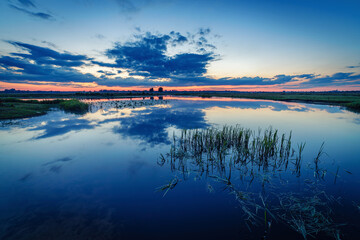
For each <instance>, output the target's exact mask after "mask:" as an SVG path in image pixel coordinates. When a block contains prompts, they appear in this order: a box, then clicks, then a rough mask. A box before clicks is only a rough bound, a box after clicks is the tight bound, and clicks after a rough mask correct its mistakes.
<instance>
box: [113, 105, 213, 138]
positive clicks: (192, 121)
mask: <svg viewBox="0 0 360 240" xmlns="http://www.w3.org/2000/svg"><path fill="white" fill-rule="evenodd" d="M119 122H120V124H121V125H120V126H119V127H115V128H114V132H115V133H120V134H122V135H123V136H128V137H131V138H135V139H140V140H142V141H145V142H147V143H150V144H151V145H156V144H162V143H164V144H168V143H170V140H169V134H168V132H167V128H168V127H171V126H174V127H177V128H179V129H193V128H205V127H207V126H209V125H208V124H207V123H206V120H205V113H204V112H202V111H201V110H199V109H190V108H176V109H170V108H154V109H151V110H148V109H147V110H143V111H138V112H136V113H135V114H133V115H132V116H130V117H127V118H121V119H119Z"/></svg>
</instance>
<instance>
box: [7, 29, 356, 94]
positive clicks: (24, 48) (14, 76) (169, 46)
mask: <svg viewBox="0 0 360 240" xmlns="http://www.w3.org/2000/svg"><path fill="white" fill-rule="evenodd" d="M139 31H140V32H139V34H137V35H135V36H134V37H133V39H132V40H131V41H127V42H124V43H120V42H117V43H115V44H114V47H112V48H110V49H107V50H106V51H105V53H104V54H105V55H106V56H107V57H109V58H110V59H112V60H113V61H114V62H113V63H109V62H102V61H97V60H95V59H93V58H90V57H88V56H86V55H81V54H74V53H69V52H64V51H62V52H60V51H56V50H53V49H51V48H47V47H41V46H36V45H32V44H27V43H23V42H17V41H7V43H9V44H12V45H14V46H16V47H18V48H19V49H20V50H21V51H19V52H15V53H10V54H9V55H8V56H4V55H0V66H1V67H2V68H0V80H1V81H7V82H14V83H15V82H16V83H17V82H19V83H20V82H25V83H28V82H30V83H33V84H43V82H61V83H62V84H71V83H72V82H90V83H93V82H94V83H97V84H99V85H101V86H123V87H131V86H144V87H149V86H154V85H162V86H168V87H171V86H216V85H224V86H226V85H227V86H229V85H232V86H245V85H247V86H279V87H283V88H284V89H302V88H303V89H307V88H312V87H323V86H334V87H336V86H345V85H359V84H360V75H359V74H357V73H355V72H338V73H335V74H332V75H328V76H320V75H316V74H300V75H284V74H279V75H276V76H274V77H271V78H269V77H267V78H265V77H240V78H229V77H227V78H220V79H213V78H210V77H207V76H206V73H207V66H208V64H209V63H211V62H212V61H214V60H217V59H218V56H217V55H216V54H215V53H214V51H213V48H212V47H211V46H210V45H211V44H209V40H207V39H208V37H209V34H211V31H210V29H200V30H199V31H197V32H196V33H194V34H189V33H188V34H186V35H183V34H181V33H179V32H175V31H172V32H170V33H169V34H152V33H149V32H146V33H143V32H141V30H139ZM199 41H200V42H202V44H201V46H199V44H198V42H199ZM184 45H185V49H188V51H187V52H181V53H177V54H173V53H174V52H176V51H175V50H176V48H177V47H179V46H181V49H183V48H184ZM174 49H175V50H174ZM170 53H172V54H170ZM91 65H97V66H99V67H104V68H112V71H111V72H110V71H107V70H104V69H99V73H102V75H101V76H100V77H95V76H94V75H92V74H84V73H81V72H80V71H78V70H77V69H76V68H74V67H81V66H91ZM116 72H117V73H121V72H124V73H127V74H128V75H129V77H125V78H123V77H111V78H110V76H114V75H115V73H116ZM138 76H141V77H142V78H138ZM160 78H164V79H165V80H162V81H161V82H160V81H159V79H160Z"/></svg>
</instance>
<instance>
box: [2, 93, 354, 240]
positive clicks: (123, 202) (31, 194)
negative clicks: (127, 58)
mask: <svg viewBox="0 0 360 240" xmlns="http://www.w3.org/2000/svg"><path fill="white" fill-rule="evenodd" d="M88 101H89V102H90V103H91V104H92V105H91V110H90V112H88V113H86V114H85V115H76V114H71V113H64V112H62V111H60V110H53V111H51V112H49V113H48V114H46V115H44V116H39V117H33V118H29V119H21V120H13V121H2V122H1V127H0V156H1V157H0V239H184V238H186V239H220V238H222V239H261V238H262V237H263V236H264V226H262V225H261V224H260V225H258V226H250V229H251V231H249V228H248V227H247V226H246V224H245V223H244V218H245V217H244V213H243V211H242V208H241V204H239V202H238V201H237V200H236V199H235V197H234V195H233V194H230V193H229V191H227V190H226V189H225V190H224V187H223V186H222V185H221V184H220V183H219V182H216V181H214V179H212V178H209V177H206V176H204V175H203V176H200V175H199V174H197V173H196V172H190V173H189V174H188V175H187V176H186V177H185V178H184V177H183V176H182V173H181V172H174V171H171V169H170V166H169V165H168V164H165V165H163V166H160V165H159V164H158V160H159V156H160V154H164V155H165V154H166V153H168V152H169V150H170V145H171V142H172V138H173V135H174V134H175V135H177V134H179V131H180V130H181V129H194V128H198V129H201V128H207V127H211V126H212V127H222V126H223V125H236V124H240V125H241V126H243V127H245V128H251V129H253V130H255V131H258V129H259V128H261V129H266V128H268V127H269V126H272V127H273V128H274V129H278V130H279V132H280V133H287V134H288V133H289V132H290V131H292V136H293V140H292V141H293V143H294V144H293V146H294V148H296V144H297V143H300V142H306V146H305V151H304V159H305V160H304V161H305V162H304V163H303V169H304V170H303V172H302V176H301V177H300V178H299V177H296V176H294V174H292V173H291V171H290V172H288V173H287V172H284V173H283V175H282V177H283V180H285V181H287V182H288V183H289V184H288V185H278V186H276V187H277V190H275V192H276V193H279V192H281V191H283V190H284V191H291V192H294V191H295V192H296V190H297V189H302V182H303V181H304V180H306V179H313V178H314V174H313V170H312V169H313V168H312V167H311V166H310V165H311V164H312V163H313V159H314V157H315V156H316V154H317V152H318V150H319V148H320V146H321V144H322V143H323V142H324V151H325V152H326V154H324V155H323V156H322V157H321V167H322V168H323V169H326V175H325V176H324V179H322V180H319V181H318V184H319V185H321V189H322V190H324V191H326V193H327V194H328V195H329V196H330V195H331V196H333V197H334V198H338V197H341V204H336V205H334V209H333V211H334V218H335V219H336V221H337V222H339V223H346V224H347V225H346V226H341V227H339V229H340V230H341V239H354V238H352V236H355V235H354V234H357V235H358V234H359V233H360V230H359V229H358V228H357V226H359V220H358V219H359V217H360V207H359V206H360V193H359V192H358V189H359V187H358V186H359V184H360V161H359V159H360V158H359V156H360V145H359V143H360V115H359V114H356V113H353V112H349V111H347V110H345V109H341V108H340V107H336V106H327V105H315V104H303V103H285V102H276V101H264V100H242V99H226V98H211V99H201V98H170V97H168V98H166V97H165V98H164V100H157V99H156V100H150V99H145V100H142V99H133V100H115V101H114V100H101V101H95V100H93V101H91V100H88ZM135 102H136V103H135ZM337 169H339V170H338V173H337V174H336V171H337ZM234 174H235V173H234ZM239 176H240V174H238V175H236V176H233V178H234V182H235V183H236V184H238V186H239V187H240V188H241V187H243V185H242V183H241V179H240V177H239ZM279 176H280V175H279ZM174 177H177V178H179V179H180V181H179V183H178V184H177V185H176V187H174V188H173V189H171V190H169V191H168V192H167V193H166V195H165V196H163V195H164V192H159V191H156V189H157V188H158V187H160V186H163V185H164V184H167V183H169V182H170V181H171V180H172V179H174ZM271 177H272V178H274V179H275V177H274V176H273V175H271ZM335 178H336V183H335ZM255 182H256V183H254V184H253V186H251V189H247V190H248V191H249V192H250V191H251V192H252V193H260V192H262V191H268V189H270V188H271V187H273V186H271V185H270V184H268V185H267V186H266V187H265V189H264V187H262V186H261V181H260V180H259V179H256V180H255ZM273 182H274V184H278V182H279V177H278V175H276V180H274V181H273ZM209 185H210V186H211V187H212V188H213V191H209ZM242 190H246V189H245V188H242ZM339 201H340V200H339ZM269 204H270V203H269ZM269 232H270V233H269V234H268V236H267V237H268V239H302V237H301V234H299V233H297V232H296V231H294V230H292V229H291V228H289V227H287V226H286V224H284V223H282V222H278V223H277V222H275V221H274V222H272V226H271V229H270V231H269ZM320 237H323V239H331V237H328V236H322V235H319V238H320Z"/></svg>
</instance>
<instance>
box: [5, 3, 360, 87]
mask: <svg viewBox="0 0 360 240" xmlns="http://www.w3.org/2000/svg"><path fill="white" fill-rule="evenodd" d="M359 12H360V1H358V0H291V1H289V0H252V1H245V0H237V1H234V0H232V1H230V0H221V1H220V0H191V1H188V0H182V1H181V0H62V1H56V0H0V90H3V89H9V88H15V89H19V90H53V91H97V90H101V89H107V90H144V89H149V88H151V87H160V86H161V87H164V89H165V90H236V91H328V90H360V27H359V26H360V14H359Z"/></svg>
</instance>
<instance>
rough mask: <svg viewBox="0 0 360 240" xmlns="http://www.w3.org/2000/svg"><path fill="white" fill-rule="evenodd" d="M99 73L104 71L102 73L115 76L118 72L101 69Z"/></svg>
mask: <svg viewBox="0 0 360 240" xmlns="http://www.w3.org/2000/svg"><path fill="white" fill-rule="evenodd" d="M97 72H98V73H102V74H104V75H106V76H114V75H116V73H113V72H108V71H103V70H99V71H97Z"/></svg>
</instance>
